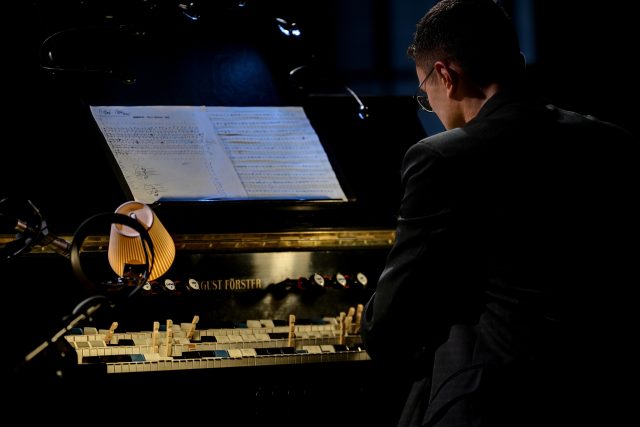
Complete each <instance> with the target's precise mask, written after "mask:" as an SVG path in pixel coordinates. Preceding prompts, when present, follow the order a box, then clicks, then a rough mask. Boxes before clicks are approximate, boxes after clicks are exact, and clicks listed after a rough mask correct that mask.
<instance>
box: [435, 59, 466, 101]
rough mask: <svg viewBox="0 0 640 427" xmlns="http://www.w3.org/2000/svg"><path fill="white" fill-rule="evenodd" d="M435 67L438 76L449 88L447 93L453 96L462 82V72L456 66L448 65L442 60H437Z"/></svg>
mask: <svg viewBox="0 0 640 427" xmlns="http://www.w3.org/2000/svg"><path fill="white" fill-rule="evenodd" d="M434 67H435V69H436V73H437V74H438V78H440V79H441V80H442V83H443V84H444V87H445V88H446V89H447V94H449V96H451V94H452V93H453V92H455V90H456V89H457V88H458V85H459V84H460V74H459V73H458V71H457V70H456V69H455V66H448V65H446V64H445V63H443V62H441V61H437V62H436V63H435V64H434Z"/></svg>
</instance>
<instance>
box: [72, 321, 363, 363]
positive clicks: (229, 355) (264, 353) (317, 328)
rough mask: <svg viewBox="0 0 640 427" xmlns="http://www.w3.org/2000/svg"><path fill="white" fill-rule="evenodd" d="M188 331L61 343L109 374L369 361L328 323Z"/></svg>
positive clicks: (92, 336)
mask: <svg viewBox="0 0 640 427" xmlns="http://www.w3.org/2000/svg"><path fill="white" fill-rule="evenodd" d="M191 328H192V324H191V323H183V324H180V325H171V333H170V334H169V345H168V346H167V332H166V331H158V332H157V334H156V335H155V338H154V333H153V332H151V331H142V332H131V333H109V331H108V330H99V331H98V330H96V329H95V328H85V329H84V330H83V331H82V333H81V334H68V335H66V336H65V338H66V339H67V341H68V342H69V343H70V344H71V346H72V347H73V348H74V349H75V350H76V353H77V357H78V364H80V365H90V364H102V365H104V366H105V368H106V372H107V373H108V374H119V373H131V372H157V371H173V370H186V369H216V368H231V367H251V366H264V365H294V364H304V363H326V362H341V361H362V360H369V356H368V355H367V353H366V352H365V350H364V348H363V347H362V345H361V344H360V336H359V335H358V334H354V333H351V334H349V331H347V333H346V334H344V335H341V333H340V331H341V328H340V326H339V324H338V322H337V321H336V319H333V318H329V319H325V320H324V321H323V322H322V324H300V325H295V327H294V329H293V335H291V334H290V332H291V331H290V326H276V325H274V324H273V322H270V321H248V322H247V323H246V327H244V325H243V327H238V328H222V329H203V330H195V331H190V329H191ZM189 331H190V332H191V333H192V336H191V338H188V335H189ZM107 340H108V341H107ZM154 343H155V345H154Z"/></svg>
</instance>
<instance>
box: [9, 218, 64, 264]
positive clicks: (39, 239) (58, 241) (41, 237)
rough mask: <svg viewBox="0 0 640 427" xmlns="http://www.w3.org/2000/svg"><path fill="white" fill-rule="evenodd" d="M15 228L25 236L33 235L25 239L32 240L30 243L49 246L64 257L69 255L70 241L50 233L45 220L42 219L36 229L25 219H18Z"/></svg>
mask: <svg viewBox="0 0 640 427" xmlns="http://www.w3.org/2000/svg"><path fill="white" fill-rule="evenodd" d="M15 229H16V231H18V232H19V233H23V234H26V235H27V236H34V237H27V239H29V240H31V241H33V243H31V244H32V245H38V246H42V247H49V248H50V249H53V250H54V251H55V252H56V253H58V254H60V255H62V256H64V257H65V258H70V257H71V242H68V241H67V240H65V239H63V238H62V237H58V236H56V235H55V234H53V233H51V232H50V231H49V227H48V226H47V222H46V221H44V220H42V223H41V224H40V227H38V229H34V228H33V227H30V226H29V224H27V222H26V221H23V220H21V219H18V220H17V222H16V225H15Z"/></svg>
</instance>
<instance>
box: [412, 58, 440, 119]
mask: <svg viewBox="0 0 640 427" xmlns="http://www.w3.org/2000/svg"><path fill="white" fill-rule="evenodd" d="M435 69H436V67H433V68H431V71H429V73H428V74H427V76H426V77H425V78H424V79H422V81H421V82H420V84H419V85H418V89H416V94H415V98H416V102H417V103H418V105H419V106H420V108H422V109H423V110H424V111H428V112H430V113H432V112H433V108H431V103H429V97H428V96H427V94H426V93H424V92H423V91H422V89H421V88H422V85H423V84H424V82H426V81H427V79H428V78H429V76H431V73H433V70H435Z"/></svg>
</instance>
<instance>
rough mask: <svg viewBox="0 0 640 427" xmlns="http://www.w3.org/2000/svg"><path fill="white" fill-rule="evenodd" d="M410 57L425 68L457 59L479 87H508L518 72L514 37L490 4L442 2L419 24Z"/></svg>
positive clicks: (504, 17)
mask: <svg viewBox="0 0 640 427" xmlns="http://www.w3.org/2000/svg"><path fill="white" fill-rule="evenodd" d="M408 54H409V56H410V57H411V58H412V59H413V60H414V61H415V62H416V65H419V66H422V67H423V68H424V69H428V68H430V67H431V63H433V62H435V61H437V60H450V61H455V62H456V63H457V64H458V65H459V66H460V67H461V68H462V69H463V70H464V71H465V73H466V74H467V76H468V77H469V78H471V79H472V80H473V81H474V82H475V83H476V84H477V85H478V86H479V87H485V86H486V85H488V84H490V83H500V84H507V83H510V82H513V81H516V80H518V79H519V78H520V76H521V73H522V56H521V54H520V45H519V44H518V37H517V35H516V33H515V30H514V28H513V26H512V24H511V21H510V20H509V18H508V17H507V15H506V14H505V12H504V10H503V9H502V8H501V7H500V6H498V5H497V4H496V3H495V2H494V1H493V0H441V1H440V2H438V3H436V5H435V6H433V8H431V9H430V10H429V11H428V12H427V14H426V15H425V16H423V17H422V19H421V20H420V21H419V22H418V25H417V26H416V32H415V34H414V39H413V42H412V43H411V45H410V46H409V48H408Z"/></svg>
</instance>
